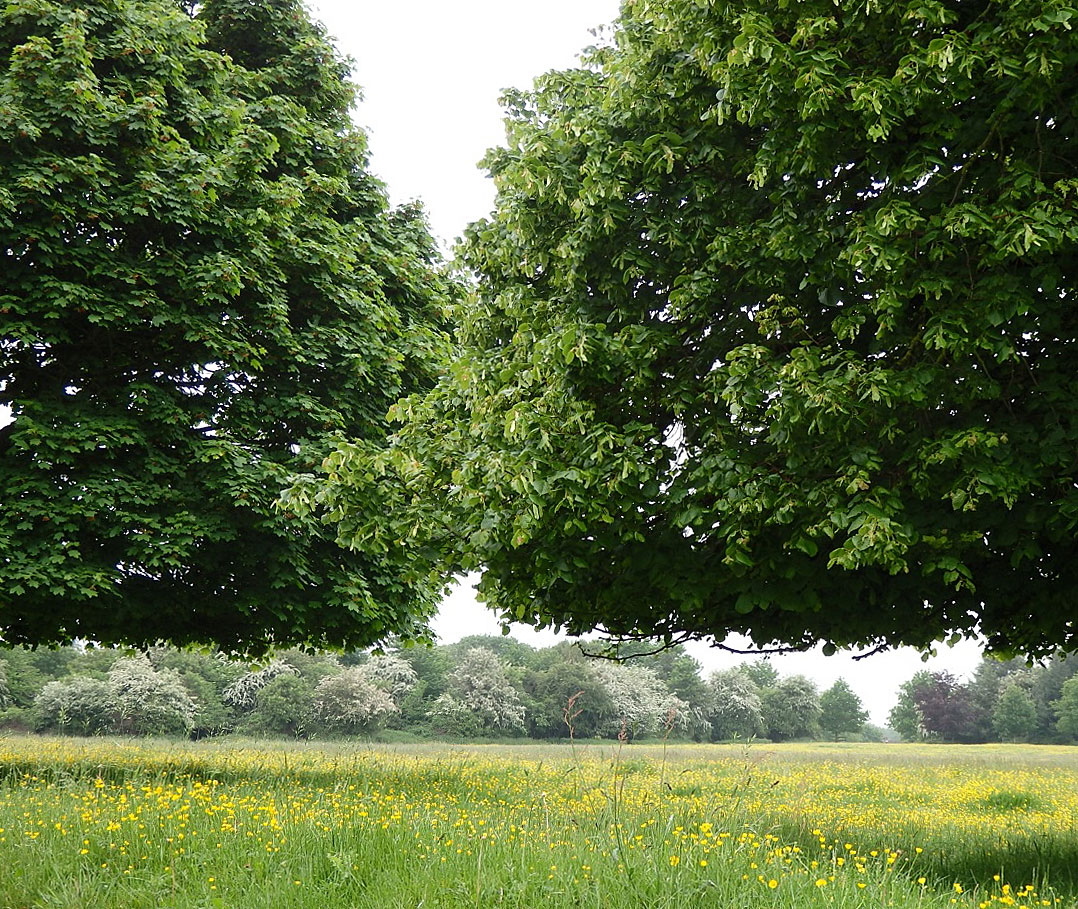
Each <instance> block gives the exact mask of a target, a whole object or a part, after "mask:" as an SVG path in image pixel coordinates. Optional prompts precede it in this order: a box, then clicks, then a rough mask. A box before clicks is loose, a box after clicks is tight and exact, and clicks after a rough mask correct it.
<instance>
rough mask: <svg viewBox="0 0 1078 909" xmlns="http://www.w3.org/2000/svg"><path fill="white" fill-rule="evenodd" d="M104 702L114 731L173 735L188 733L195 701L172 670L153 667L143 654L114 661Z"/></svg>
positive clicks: (195, 709)
mask: <svg viewBox="0 0 1078 909" xmlns="http://www.w3.org/2000/svg"><path fill="white" fill-rule="evenodd" d="M107 703H108V705H109V707H110V708H111V709H112V711H113V713H114V719H113V722H112V726H113V728H114V730H115V731H116V732H122V733H128V734H134V735H175V734H177V733H186V732H188V731H189V730H190V729H191V728H192V727H193V726H194V723H195V717H196V716H197V715H198V704H196V703H195V701H194V699H193V698H192V697H191V695H190V693H189V692H188V691H187V689H186V688H185V687H184V684H183V680H182V679H181V678H180V674H179V673H178V672H176V670H174V669H160V670H158V669H154V667H153V664H152V663H150V661H149V659H147V657H146V656H145V655H144V654H139V655H138V656H135V657H127V658H124V659H121V660H117V661H116V662H115V663H113V665H112V668H111V669H110V670H109V677H108V699H107Z"/></svg>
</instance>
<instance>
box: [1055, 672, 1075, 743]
mask: <svg viewBox="0 0 1078 909" xmlns="http://www.w3.org/2000/svg"><path fill="white" fill-rule="evenodd" d="M1052 708H1053V710H1054V712H1055V715H1056V729H1057V730H1058V732H1059V733H1060V735H1062V736H1064V737H1065V738H1066V739H1067V740H1068V741H1071V742H1073V741H1075V740H1076V739H1078V676H1076V677H1072V678H1070V679H1068V680H1067V681H1066V682H1064V683H1063V689H1062V692H1061V694H1060V696H1059V699H1058V700H1055V701H1053V702H1052Z"/></svg>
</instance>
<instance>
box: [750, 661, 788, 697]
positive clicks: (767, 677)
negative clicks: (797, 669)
mask: <svg viewBox="0 0 1078 909" xmlns="http://www.w3.org/2000/svg"><path fill="white" fill-rule="evenodd" d="M741 669H742V670H743V671H744V673H745V674H746V675H747V676H748V677H749V678H750V679H752V681H753V683H754V684H755V685H756V687H757V688H758V689H760V691H763V690H764V689H765V688H774V687H775V686H776V685H777V684H778V681H779V671H778V670H777V669H776V668H775V667H774V666H773V665H771V662H770V661H769V660H766V659H762V660H754V661H753V662H751V663H745V664H744V665H743V666H741Z"/></svg>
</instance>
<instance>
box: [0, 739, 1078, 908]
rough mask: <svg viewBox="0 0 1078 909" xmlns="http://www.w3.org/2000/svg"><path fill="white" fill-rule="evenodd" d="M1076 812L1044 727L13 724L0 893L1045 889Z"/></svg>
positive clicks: (1070, 776)
mask: <svg viewBox="0 0 1078 909" xmlns="http://www.w3.org/2000/svg"><path fill="white" fill-rule="evenodd" d="M1076 819H1078V754H1075V753H1074V752H1073V751H1071V750H1068V749H1058V748H1057V749H1039V748H1031V747H1021V746H992V747H990V748H979V747H972V748H963V749H946V750H944V749H939V748H930V747H909V746H879V745H812V746H807V745H793V746H770V745H769V746H750V747H743V748H739V747H725V746H671V747H670V748H663V747H661V746H640V745H629V746H625V747H624V748H620V747H618V746H617V745H616V744H615V745H611V744H608V743H604V744H601V745H579V744H578V745H577V746H576V748H575V749H571V748H570V747H569V746H566V745H554V746H542V745H532V744H521V745H494V746H455V747H447V746H431V745H422V744H414V745H413V744H407V745H383V746H373V747H372V746H356V745H345V744H324V745H319V744H301V743H260V742H243V741H224V742H222V741H211V742H200V743H168V742H144V741H143V742H138V741H131V740H84V741H78V740H65V739H40V738H29V737H28V738H16V737H12V738H7V739H2V740H0V828H2V829H0V869H2V873H0V907H3V909H14V907H20V909H22V907H39V906H40V907H72V909H74V907H79V909H83V907H94V909H112V907H117V909H119V907H123V909H135V907H155V909H156V907H162V906H167V907H176V909H195V907H200V909H201V907H205V909H211V907H227V909H258V907H266V909H270V907H273V909H278V907H297V909H298V907H310V909H337V907H340V909H344V907H348V909H357V907H370V909H387V907H409V909H413V907H419V906H423V907H454V909H456V907H488V906H489V907H494V906H509V907H521V909H532V907H536V909H561V907H566V909H568V907H590V906H595V907H600V909H606V907H610V909H629V907H633V909H636V907H656V909H658V907H671V909H673V907H705V906H706V907H734V906H736V907H776V909H794V907H822V906H829V907H870V906H872V907H877V906H891V905H893V906H900V907H904V906H909V907H926V909H933V907H952V906H960V907H976V909H980V907H982V906H985V907H988V906H990V907H992V909H995V907H996V906H1010V905H1013V906H1027V907H1030V909H1032V907H1034V906H1041V905H1047V906H1054V905H1067V906H1070V905H1075V904H1076V896H1078V879H1076V875H1078V870H1076V869H1078V839H1076V834H1075V830H1076V827H1078V824H1076ZM1027 885H1030V886H1031V887H1032V890H1026V887H1027Z"/></svg>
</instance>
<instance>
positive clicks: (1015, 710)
mask: <svg viewBox="0 0 1078 909" xmlns="http://www.w3.org/2000/svg"><path fill="white" fill-rule="evenodd" d="M1036 728H1037V711H1036V709H1035V708H1034V707H1033V699H1032V698H1031V697H1030V696H1029V694H1028V692H1026V691H1024V690H1023V689H1022V687H1021V686H1020V685H1018V684H1016V683H1014V682H1011V683H1010V684H1007V685H1004V687H1003V690H1002V691H1001V692H1000V695H999V700H998V701H997V702H996V708H995V710H993V711H992V729H993V730H994V731H995V733H996V735H997V736H999V739H1000V741H1003V742H1028V741H1029V738H1030V736H1031V735H1033V731H1034V730H1035V729H1036Z"/></svg>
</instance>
